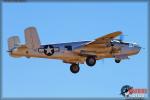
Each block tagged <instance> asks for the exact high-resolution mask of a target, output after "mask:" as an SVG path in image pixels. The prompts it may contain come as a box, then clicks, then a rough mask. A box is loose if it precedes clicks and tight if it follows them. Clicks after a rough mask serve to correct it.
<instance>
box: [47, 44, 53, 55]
mask: <svg viewBox="0 0 150 100" xmlns="http://www.w3.org/2000/svg"><path fill="white" fill-rule="evenodd" d="M52 50H53V49H52V48H50V47H49V46H48V48H47V49H46V51H47V54H48V53H50V54H52V53H53V52H52Z"/></svg>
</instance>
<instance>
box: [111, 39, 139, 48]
mask: <svg viewBox="0 0 150 100" xmlns="http://www.w3.org/2000/svg"><path fill="white" fill-rule="evenodd" d="M111 43H114V44H115V43H118V44H124V45H128V46H129V47H135V46H138V45H137V44H136V43H127V42H123V41H120V40H117V39H114V40H111Z"/></svg>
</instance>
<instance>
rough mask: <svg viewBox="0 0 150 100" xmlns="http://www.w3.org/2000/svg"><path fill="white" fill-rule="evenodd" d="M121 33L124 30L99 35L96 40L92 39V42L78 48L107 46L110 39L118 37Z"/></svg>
mask: <svg viewBox="0 0 150 100" xmlns="http://www.w3.org/2000/svg"><path fill="white" fill-rule="evenodd" d="M121 34H122V32H120V31H117V32H113V33H110V34H107V35H105V36H102V37H99V38H97V39H95V40H94V41H91V42H89V43H87V44H84V45H82V46H80V47H77V48H76V49H81V48H82V49H84V48H100V47H106V46H107V45H109V44H110V41H111V40H112V39H114V38H116V37H117V36H119V35H121Z"/></svg>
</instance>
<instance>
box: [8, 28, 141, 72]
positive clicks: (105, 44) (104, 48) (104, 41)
mask: <svg viewBox="0 0 150 100" xmlns="http://www.w3.org/2000/svg"><path fill="white" fill-rule="evenodd" d="M24 32H25V44H20V40H19V37H18V36H12V37H10V38H9V39H8V48H9V50H8V52H9V55H10V56H12V57H27V58H30V57H36V58H48V59H59V60H62V61H63V62H64V63H69V64H71V66H70V71H71V72H72V73H78V72H79V70H80V67H79V64H84V62H86V64H87V65H88V66H94V65H95V64H96V61H97V60H101V59H104V58H114V60H115V62H116V63H120V61H121V60H123V59H128V57H129V56H131V55H135V54H138V53H139V51H140V49H141V47H140V46H139V45H137V44H136V43H127V42H123V41H122V40H121V39H115V38H116V37H117V36H119V35H120V36H121V35H122V32H120V31H117V32H113V33H110V34H107V35H105V36H102V37H99V38H97V39H95V40H93V41H79V42H69V43H59V44H46V45H41V42H40V39H39V36H38V34H37V31H36V28H35V27H29V28H27V29H25V31H24Z"/></svg>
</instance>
